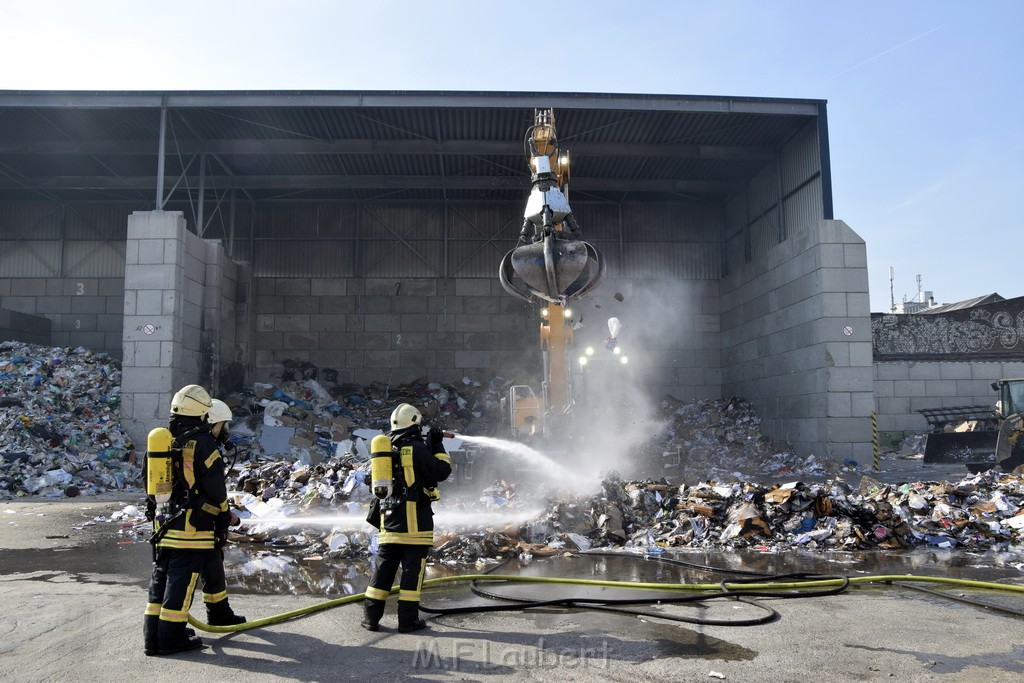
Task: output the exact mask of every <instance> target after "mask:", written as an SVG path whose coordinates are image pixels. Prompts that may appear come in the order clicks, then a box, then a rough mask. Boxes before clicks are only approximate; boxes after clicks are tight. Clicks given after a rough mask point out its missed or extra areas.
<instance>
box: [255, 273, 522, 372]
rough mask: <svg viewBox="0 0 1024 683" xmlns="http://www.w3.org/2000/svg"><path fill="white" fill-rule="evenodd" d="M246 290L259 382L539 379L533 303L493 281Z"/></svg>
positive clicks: (264, 283)
mask: <svg viewBox="0 0 1024 683" xmlns="http://www.w3.org/2000/svg"><path fill="white" fill-rule="evenodd" d="M254 288H255V297H254V304H253V310H254V311H255V332H254V333H253V338H252V347H253V349H254V351H255V352H254V356H255V368H254V373H255V377H254V379H256V380H257V381H269V382H277V381H281V380H282V379H289V378H295V379H301V378H302V377H303V376H306V377H316V378H317V379H321V380H324V381H323V383H324V384H326V385H331V384H336V383H340V384H344V383H358V384H365V383H371V382H384V383H390V384H392V385H394V384H402V383H406V382H409V381H412V380H414V379H417V378H426V379H427V380H429V381H439V382H453V381H457V380H461V379H462V378H463V377H465V376H467V375H468V376H471V377H473V378H474V379H477V380H481V379H488V380H489V379H490V378H491V377H493V374H494V371H495V370H496V369H507V372H508V373H511V374H516V373H521V372H524V373H536V374H537V375H539V369H538V368H539V363H540V360H539V358H540V356H539V351H538V349H537V347H538V344H537V325H539V318H538V317H537V310H538V309H537V308H535V307H532V306H530V305H528V304H526V303H524V302H520V301H518V300H516V299H514V298H512V297H511V296H509V295H508V294H507V293H505V291H504V290H503V289H502V288H501V284H500V282H498V279H497V277H495V278H486V279H484V278H479V279H463V280H455V279H427V278H424V279H404V280H396V279H369V278H367V279H363V278H328V279H323V278H255V279H254ZM303 373H305V374H304V375H303Z"/></svg>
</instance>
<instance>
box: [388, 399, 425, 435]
mask: <svg viewBox="0 0 1024 683" xmlns="http://www.w3.org/2000/svg"><path fill="white" fill-rule="evenodd" d="M422 422H423V415H421V414H420V411H418V410H416V408H415V406H411V405H409V404H408V403H402V404H401V405H399V406H398V407H397V408H395V410H394V412H392V413H391V429H392V431H398V430H399V429H407V428H409V427H412V426H414V425H419V424H422Z"/></svg>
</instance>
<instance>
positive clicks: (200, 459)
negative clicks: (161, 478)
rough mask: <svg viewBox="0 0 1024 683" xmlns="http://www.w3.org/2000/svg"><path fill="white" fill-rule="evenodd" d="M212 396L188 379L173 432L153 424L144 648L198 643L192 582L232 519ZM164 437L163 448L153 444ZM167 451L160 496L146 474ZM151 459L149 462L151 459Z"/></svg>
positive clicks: (177, 400) (163, 650) (175, 648)
mask: <svg viewBox="0 0 1024 683" xmlns="http://www.w3.org/2000/svg"><path fill="white" fill-rule="evenodd" d="M212 406H213V399H211V398H210V394H209V393H208V392H207V391H206V389H204V388H203V387H201V386H199V385H198V384H189V385H188V386H185V387H182V388H181V389H180V390H179V391H178V392H177V393H176V394H175V395H174V397H173V398H172V399H171V419H170V430H167V429H165V428H163V427H160V428H157V429H154V430H153V431H152V432H150V436H149V452H148V453H147V456H146V463H145V467H146V468H148V472H147V473H145V474H144V476H145V477H146V479H147V493H148V494H149V495H150V496H151V498H150V502H151V503H153V505H152V506H150V507H151V509H152V510H153V538H152V539H151V540H152V543H153V545H154V558H153V577H152V579H151V581H150V584H149V601H148V603H147V605H146V616H145V621H144V626H143V634H144V637H145V653H146V654H147V655H170V654H175V653H178V652H185V651H188V650H195V649H197V648H200V647H202V646H203V641H202V640H201V639H200V638H198V637H197V636H196V635H195V632H194V631H193V630H192V629H189V628H187V627H186V625H187V623H188V612H189V608H190V607H191V606H192V595H193V592H194V591H195V587H196V583H197V582H198V580H199V578H200V577H201V576H202V575H203V572H204V568H205V567H207V566H208V564H209V563H210V562H211V560H212V558H213V557H214V556H215V555H216V550H215V547H216V534H217V530H218V529H222V528H226V527H227V526H229V525H232V524H237V523H238V519H237V517H235V516H234V515H233V513H231V512H229V510H228V500H227V487H226V484H225V480H224V464H223V462H222V460H221V457H220V451H218V450H217V442H216V440H215V439H214V437H213V435H212V434H211V433H210V424H209V422H208V419H207V418H208V415H209V413H210V409H211V408H212ZM163 435H165V436H166V437H167V444H168V446H167V447H166V448H165V449H162V450H163V451H165V452H162V453H155V452H154V450H155V448H154V443H160V442H161V438H162V436H163ZM157 455H160V456H167V457H166V461H167V463H168V464H167V472H168V473H170V476H169V477H168V480H169V481H168V485H167V487H166V489H164V490H163V491H164V492H162V493H161V494H160V495H154V493H155V491H156V489H155V488H154V487H153V486H151V485H150V484H151V483H152V479H151V477H150V473H152V472H154V471H156V470H157V469H158V467H162V466H163V465H159V466H158V465H157V464H156V463H157V462H159V461H160V460H159V459H158V458H156V457H155V456H157ZM151 460H152V461H153V462H152V463H151V462H150V461H151Z"/></svg>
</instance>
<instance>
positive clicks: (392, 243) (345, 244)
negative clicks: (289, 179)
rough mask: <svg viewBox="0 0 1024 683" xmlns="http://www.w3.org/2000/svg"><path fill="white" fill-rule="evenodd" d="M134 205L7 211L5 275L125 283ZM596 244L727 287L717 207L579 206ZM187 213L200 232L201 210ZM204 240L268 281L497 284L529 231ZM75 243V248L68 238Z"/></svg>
mask: <svg viewBox="0 0 1024 683" xmlns="http://www.w3.org/2000/svg"><path fill="white" fill-rule="evenodd" d="M150 208H151V207H150V206H147V205H146V204H145V203H143V202H141V201H140V202H139V203H138V204H137V205H134V204H131V205H129V204H100V203H82V204H65V205H58V204H49V203H43V202H39V203H6V204H0V277H17V278H34V277H46V278H53V277H76V278H111V277H123V276H124V259H125V254H124V241H125V234H126V230H127V224H128V216H129V214H130V213H131V212H132V211H137V210H149V209H150ZM574 208H575V210H576V217H577V220H578V222H579V224H580V226H581V228H582V231H583V237H584V239H586V240H588V241H590V242H591V243H593V244H594V245H595V246H596V247H597V248H598V249H600V250H601V251H602V252H603V253H604V254H605V257H606V258H607V259H608V263H609V268H610V269H611V270H612V272H613V273H614V274H615V275H616V276H619V277H639V278H661V277H666V278H679V279H715V278H717V277H719V276H720V272H721V262H722V230H723V213H722V211H721V209H720V208H719V207H716V206H711V205H707V204H655V203H629V204H622V205H618V204H609V203H586V202H582V201H576V206H575V207H574ZM167 210H177V211H182V212H183V214H184V215H185V218H186V221H187V223H188V224H189V226H190V229H194V224H195V219H196V216H197V212H196V207H195V206H192V205H189V204H188V203H177V204H175V205H168V206H167ZM204 222H205V223H207V228H206V232H205V235H204V237H206V238H207V239H220V240H223V241H224V243H225V245H227V244H228V242H229V241H230V242H232V243H233V247H232V254H233V256H234V258H235V259H236V260H238V261H247V262H250V263H252V264H253V273H254V275H255V276H256V277H418V278H422V277H427V278H435V277H436V278H478V277H493V276H495V273H496V271H497V267H498V263H499V262H500V261H501V257H502V256H503V255H504V254H505V252H506V251H508V250H509V249H512V248H513V247H515V245H516V243H517V240H518V238H519V231H520V228H521V227H522V205H521V204H519V203H511V202H503V203H460V202H451V203H449V204H447V205H445V204H440V203H391V204H388V203H386V202H380V203H373V204H369V203H367V204H356V203H302V202H292V203H289V202H281V203H275V204H256V205H252V204H249V203H248V202H237V203H236V207H235V218H234V235H233V239H232V235H231V225H230V208H229V205H228V204H227V203H226V202H222V203H221V204H220V205H219V206H216V205H215V204H214V203H213V202H208V204H207V207H206V212H205V218H204ZM62 236H63V239H62Z"/></svg>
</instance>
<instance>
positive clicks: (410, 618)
mask: <svg viewBox="0 0 1024 683" xmlns="http://www.w3.org/2000/svg"><path fill="white" fill-rule="evenodd" d="M426 627H427V622H425V621H423V620H422V619H420V603H419V602H417V601H415V600H399V601H398V632H399V633H409V632H410V631H419V630H420V629H421V628H426Z"/></svg>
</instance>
